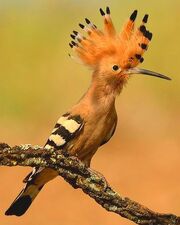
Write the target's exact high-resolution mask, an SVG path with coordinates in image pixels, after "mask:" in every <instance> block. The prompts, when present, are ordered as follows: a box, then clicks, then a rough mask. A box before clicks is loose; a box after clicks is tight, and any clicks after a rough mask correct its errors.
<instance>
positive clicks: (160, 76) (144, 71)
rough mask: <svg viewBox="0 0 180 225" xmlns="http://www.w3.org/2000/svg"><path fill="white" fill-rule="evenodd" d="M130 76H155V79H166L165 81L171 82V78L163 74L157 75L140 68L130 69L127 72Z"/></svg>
mask: <svg viewBox="0 0 180 225" xmlns="http://www.w3.org/2000/svg"><path fill="white" fill-rule="evenodd" d="M127 72H128V74H143V75H149V76H154V77H159V78H162V79H165V80H171V78H170V77H167V76H165V75H163V74H160V73H156V72H153V71H150V70H146V69H140V68H137V67H135V68H130V69H128V70H127Z"/></svg>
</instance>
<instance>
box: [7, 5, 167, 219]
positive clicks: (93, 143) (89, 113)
mask: <svg viewBox="0 0 180 225" xmlns="http://www.w3.org/2000/svg"><path fill="white" fill-rule="evenodd" d="M137 13H138V11H137V10H134V11H133V12H132V14H131V15H130V17H129V18H128V20H127V21H126V22H125V24H124V25H123V28H122V30H121V31H120V32H117V31H116V29H115V27H114V25H113V22H112V19H111V12H110V8H109V7H106V8H105V10H103V9H102V8H100V14H101V16H102V17H103V21H104V28H103V29H102V30H100V29H98V28H97V26H96V25H94V23H92V22H91V21H90V20H89V19H87V18H85V24H86V25H84V24H82V23H80V24H79V27H80V28H81V29H82V32H83V33H84V34H82V32H78V31H76V30H73V32H72V34H71V35H70V36H71V38H72V41H71V42H70V43H69V46H70V47H71V49H72V51H73V52H74V54H75V55H76V56H73V55H71V54H70V55H69V56H70V57H71V58H72V59H75V60H79V61H81V62H82V64H84V65H86V66H88V67H89V68H90V69H91V70H92V79H91V83H90V86H89V88H88V90H87V91H86V93H85V94H84V95H83V96H82V97H81V98H80V100H79V101H78V102H77V103H76V104H75V105H74V106H72V107H71V108H70V110H68V111H67V112H66V113H65V114H63V115H62V116H61V117H60V118H59V119H58V121H57V123H56V124H55V126H54V129H53V130H52V133H51V134H50V136H49V138H48V140H47V142H46V144H45V146H44V148H45V149H50V148H54V149H55V150H56V149H57V150H63V151H65V152H67V153H68V154H69V155H72V156H76V157H77V158H78V159H79V160H81V161H82V162H83V163H84V164H85V166H87V167H90V163H91V159H92V157H93V156H94V154H95V153H96V151H97V150H98V148H99V147H100V146H102V145H104V144H106V143H107V142H108V141H109V140H110V139H111V137H112V136H113V134H114V132H115V130H116V126H117V120H118V116H117V112H116V108H115V100H116V97H117V96H118V95H119V94H120V93H121V91H122V90H123V87H124V86H125V85H126V84H127V82H128V80H129V79H130V78H131V77H133V76H134V75H135V74H142V75H150V76H155V77H159V78H162V79H166V80H171V78H170V77H168V76H166V75H163V74H160V73H157V72H153V71H150V70H147V69H141V68H139V67H138V65H139V64H141V63H142V62H143V60H144V58H143V55H144V53H145V52H146V51H147V49H148V46H149V43H150V41H151V39H152V33H151V32H150V31H148V30H147V28H146V24H147V22H148V14H145V16H144V17H143V19H142V22H141V24H140V25H139V26H136V25H135V20H136V17H137ZM57 176H58V173H57V172H56V171H55V170H53V169H51V168H42V167H39V168H34V169H33V171H32V172H31V173H30V174H29V175H28V176H27V177H26V178H25V179H24V180H23V182H24V183H25V187H24V188H23V189H22V191H21V192H20V194H19V195H18V196H17V198H16V199H15V200H14V202H13V203H12V204H11V205H10V207H9V208H8V209H7V211H6V212H5V215H15V216H21V215H23V214H24V213H25V212H26V211H27V210H28V208H29V207H30V205H31V203H32V202H33V200H34V199H35V198H36V196H37V195H38V193H39V192H40V191H41V190H42V188H43V187H44V185H45V184H46V183H47V182H49V181H50V180H52V179H54V178H55V177H57Z"/></svg>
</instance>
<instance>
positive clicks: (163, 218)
mask: <svg viewBox="0 0 180 225" xmlns="http://www.w3.org/2000/svg"><path fill="white" fill-rule="evenodd" d="M0 166H31V167H34V166H35V167H36V166H37V167H39V166H41V167H50V168H53V169H55V170H56V171H58V173H59V175H60V176H62V177H63V178H64V179H65V180H66V181H67V182H68V183H70V184H71V185H72V186H73V187H74V188H81V189H82V190H83V191H84V192H85V193H86V194H88V195H89V196H90V197H91V198H93V199H94V200H95V201H96V202H97V203H98V204H100V205H101V206H102V207H103V208H105V209H106V210H108V211H111V212H114V213H117V214H119V215H120V216H122V217H125V218H127V219H129V220H131V221H133V222H135V223H136V224H143V225H180V217H177V216H176V215H173V214H161V213H157V212H153V211H152V210H150V209H148V208H146V207H145V206H142V205H141V204H139V203H137V202H135V201H132V200H130V199H129V198H125V197H121V196H120V195H119V194H118V193H117V192H115V191H114V190H113V189H112V188H111V187H110V185H109V184H107V183H106V182H105V179H104V177H103V176H101V175H100V174H99V173H96V172H95V171H93V170H91V169H90V168H87V167H85V165H84V164H83V163H82V162H81V161H80V160H78V159H77V158H76V157H74V156H68V155H67V153H64V152H62V150H54V149H50V150H47V149H43V148H41V147H39V146H33V147H32V146H31V145H21V146H15V147H12V148H11V147H10V146H8V145H7V144H4V143H1V144H0Z"/></svg>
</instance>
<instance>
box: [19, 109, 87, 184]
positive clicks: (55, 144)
mask: <svg viewBox="0 0 180 225" xmlns="http://www.w3.org/2000/svg"><path fill="white" fill-rule="evenodd" d="M83 126H84V121H83V119H82V118H81V116H80V115H72V114H70V113H66V114H64V115H63V116H61V117H60V118H59V119H58V121H57V123H56V124H55V127H54V129H53V130H52V133H51V135H50V136H49V138H48V140H47V142H46V144H45V146H44V148H46V149H50V148H55V149H57V150H59V149H64V147H65V146H66V145H67V143H68V142H69V141H71V140H72V139H73V138H75V137H77V135H79V134H80V131H81V130H82V128H83ZM42 169H43V168H34V169H33V171H32V172H31V173H30V174H28V175H27V176H26V177H25V179H24V180H23V182H24V183H27V182H28V181H30V180H31V179H32V177H33V176H34V175H35V174H37V173H39V172H40V171H41V170H42Z"/></svg>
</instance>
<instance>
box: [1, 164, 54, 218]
mask: <svg viewBox="0 0 180 225" xmlns="http://www.w3.org/2000/svg"><path fill="white" fill-rule="evenodd" d="M57 175H58V173H57V172H56V171H55V170H53V169H50V168H45V169H42V170H41V171H40V172H37V173H36V172H35V173H31V174H30V175H28V176H27V177H26V178H25V179H24V182H27V184H26V186H25V188H24V189H22V191H21V192H20V193H19V195H18V196H17V197H16V199H15V200H14V202H13V203H12V204H11V205H10V207H9V208H8V210H7V211H6V212H5V215H7V216H10V215H15V216H22V215H23V214H24V213H25V212H26V211H27V210H28V208H29V207H30V205H31V203H32V202H33V200H34V199H35V198H36V196H37V195H38V193H39V192H40V191H41V189H42V188H43V186H44V185H45V184H46V183H47V182H49V181H50V180H52V179H53V178H55V177H56V176H57Z"/></svg>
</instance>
